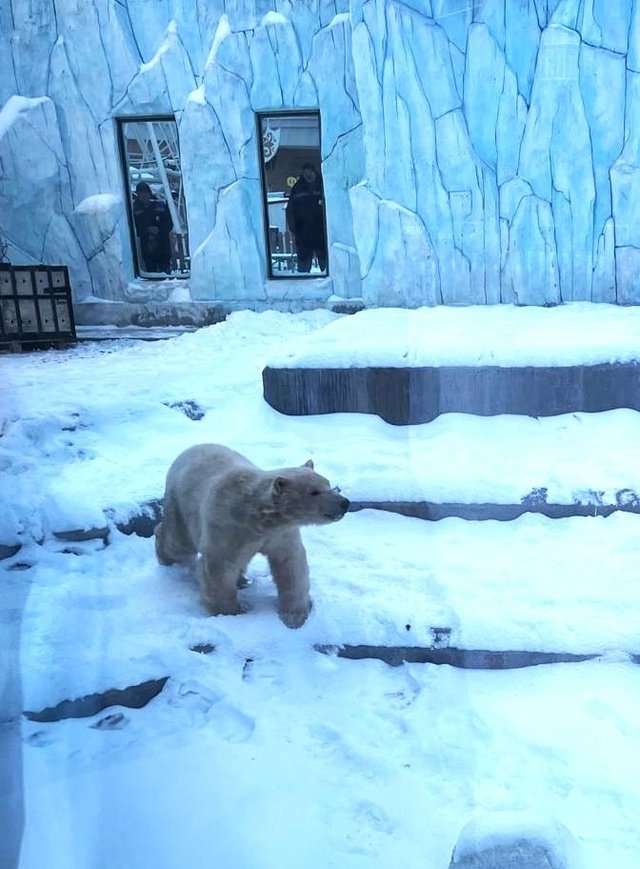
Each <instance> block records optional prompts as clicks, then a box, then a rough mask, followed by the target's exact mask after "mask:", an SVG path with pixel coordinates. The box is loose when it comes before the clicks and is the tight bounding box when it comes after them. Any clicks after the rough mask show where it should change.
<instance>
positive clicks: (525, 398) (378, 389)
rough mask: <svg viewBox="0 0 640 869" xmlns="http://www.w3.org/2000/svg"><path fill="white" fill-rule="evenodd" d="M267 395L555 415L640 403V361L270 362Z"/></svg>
mask: <svg viewBox="0 0 640 869" xmlns="http://www.w3.org/2000/svg"><path fill="white" fill-rule="evenodd" d="M262 379H263V389H264V397H265V400H266V401H267V402H268V403H269V404H270V405H271V406H272V407H273V408H275V409H276V410H278V411H280V412H281V413H286V414H289V415H293V416H302V415H308V414H322V413H374V414H377V415H378V416H380V417H381V418H382V419H384V420H386V422H390V423H392V424H394V425H412V424H415V423H422V422H430V421H431V420H433V419H435V418H436V417H438V416H440V414H443V413H473V414H476V415H478V416H496V415H498V414H503V413H510V414H522V415H525V416H555V415H557V414H561V413H572V412H576V411H586V412H588V413H595V412H598V411H603V410H613V409H614V408H619V407H628V408H631V409H632V410H640V364H639V363H637V362H631V363H614V364H602V365H591V366H586V367H583V366H580V365H577V366H563V367H555V366H543V367H535V368H534V367H526V368H518V367H497V366H491V367H484V366H481V367H477V368H472V367H468V366H445V367H442V368H439V367H429V368H374V367H371V368H369V367H367V368H344V369H340V368H274V367H270V366H267V367H266V368H265V369H264V371H263V374H262Z"/></svg>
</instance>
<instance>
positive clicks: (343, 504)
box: [326, 495, 351, 522]
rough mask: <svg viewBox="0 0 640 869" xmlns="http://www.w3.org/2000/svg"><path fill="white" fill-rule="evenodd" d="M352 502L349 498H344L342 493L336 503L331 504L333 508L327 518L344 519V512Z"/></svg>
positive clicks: (335, 520)
mask: <svg viewBox="0 0 640 869" xmlns="http://www.w3.org/2000/svg"><path fill="white" fill-rule="evenodd" d="M350 504H351V502H350V501H349V499H348V498H344V497H343V496H342V495H341V496H340V497H339V498H337V499H336V502H335V504H333V505H332V506H331V510H329V511H327V514H326V515H327V518H328V519H332V520H333V521H334V522H337V521H338V520H339V519H342V517H343V516H344V514H345V513H346V512H347V510H348V509H349V506H350Z"/></svg>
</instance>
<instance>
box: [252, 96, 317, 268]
mask: <svg viewBox="0 0 640 869" xmlns="http://www.w3.org/2000/svg"><path fill="white" fill-rule="evenodd" d="M260 133H261V137H262V157H263V169H264V172H263V178H264V185H265V188H266V189H265V190H264V195H265V199H266V203H265V206H266V207H265V213H266V214H267V215H268V219H269V236H268V242H269V268H270V274H271V276H272V277H278V278H280V277H297V276H299V275H301V274H303V275H315V276H321V275H326V274H327V232H326V220H325V205H324V189H323V184H322V175H321V172H320V119H319V116H318V115H317V114H304V113H302V112H296V113H295V114H293V113H292V114H288V115H271V116H266V115H264V116H262V117H261V118H260Z"/></svg>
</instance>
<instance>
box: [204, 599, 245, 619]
mask: <svg viewBox="0 0 640 869" xmlns="http://www.w3.org/2000/svg"><path fill="white" fill-rule="evenodd" d="M203 603H204V605H205V608H206V610H207V612H208V613H209V615H211V616H241V615H242V614H243V613H246V612H247V611H248V610H249V605H248V604H246V603H240V601H237V600H236V601H226V602H223V601H211V600H203Z"/></svg>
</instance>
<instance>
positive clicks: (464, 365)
mask: <svg viewBox="0 0 640 869" xmlns="http://www.w3.org/2000/svg"><path fill="white" fill-rule="evenodd" d="M263 389H264V397H265V399H266V401H268V402H269V404H270V405H271V406H272V407H274V408H276V410H279V411H280V412H282V413H286V414H292V415H306V414H319V413H344V412H348V413H371V414H377V415H378V416H380V417H382V419H384V420H386V421H387V422H391V423H393V424H394V425H409V424H414V423H420V422H428V421H429V420H432V419H435V418H436V417H437V416H439V415H440V414H443V413H472V414H478V415H481V416H493V415H496V414H505V413H509V414H525V415H529V416H553V415H556V414H562V413H568V412H572V411H586V412H598V411H603V410H609V409H612V408H619V407H629V408H634V409H636V410H640V308H638V309H635V308H634V309H630V308H619V307H616V306H613V305H592V304H589V303H574V304H570V305H563V306H559V307H558V308H553V309H544V308H541V309H535V310H532V309H529V308H527V309H524V308H515V307H513V306H509V305H505V306H503V305H496V306H487V307H486V309H478V308H474V307H471V308H421V309H418V310H416V311H406V310H399V309H377V310H369V311H361V312H359V313H357V314H354V315H353V316H352V317H345V318H342V319H340V320H337V321H334V322H332V323H330V324H329V325H328V326H325V327H324V328H323V329H320V330H318V331H316V332H313V333H311V334H310V335H308V336H305V337H304V339H302V340H300V341H298V342H296V343H295V344H294V345H290V346H289V347H286V346H285V347H283V349H282V350H281V352H280V353H278V355H277V357H275V358H273V359H272V360H270V361H269V364H268V365H267V366H266V367H265V369H264V371H263Z"/></svg>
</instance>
